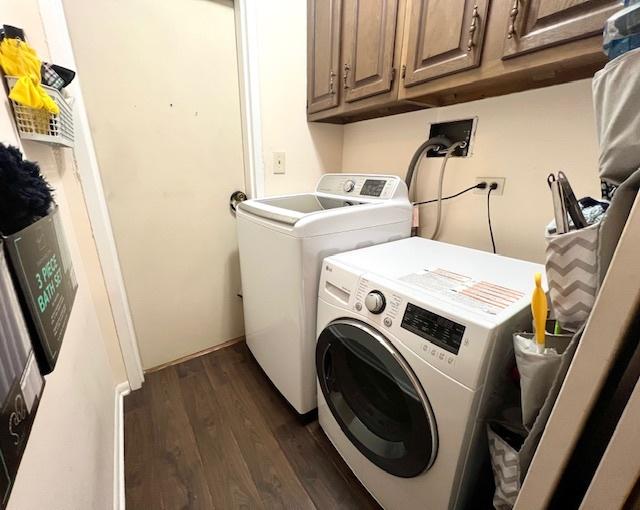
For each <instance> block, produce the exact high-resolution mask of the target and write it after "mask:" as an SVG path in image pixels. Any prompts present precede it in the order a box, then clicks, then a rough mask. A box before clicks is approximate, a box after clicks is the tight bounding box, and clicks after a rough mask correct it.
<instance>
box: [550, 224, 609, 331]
mask: <svg viewBox="0 0 640 510" xmlns="http://www.w3.org/2000/svg"><path fill="white" fill-rule="evenodd" d="M601 225H602V223H600V222H599V223H596V224H594V225H590V226H588V227H586V228H583V229H580V230H573V231H571V232H567V233H566V234H550V235H547V236H546V240H547V252H546V258H547V260H546V263H545V265H546V269H547V280H548V282H549V296H550V298H551V307H552V309H553V312H554V315H555V317H556V319H557V320H558V321H559V322H560V325H561V326H562V328H563V329H566V330H568V331H577V330H578V329H579V328H580V326H582V325H583V324H584V323H585V322H586V320H587V318H588V317H589V314H590V313H591V309H592V308H593V303H594V302H595V299H596V295H597V293H598V287H599V283H598V282H599V277H598V275H599V261H598V253H599V249H598V248H599V242H600V227H601Z"/></svg>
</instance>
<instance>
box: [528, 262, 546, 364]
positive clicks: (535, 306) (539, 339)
mask: <svg viewBox="0 0 640 510" xmlns="http://www.w3.org/2000/svg"><path fill="white" fill-rule="evenodd" d="M533 278H534V280H535V282H536V287H535V289H533V294H532V296H531V312H532V313H533V326H534V328H535V335H536V346H537V348H538V352H539V353H542V352H544V337H545V334H546V331H545V328H546V324H547V311H548V308H547V296H546V294H545V293H544V290H542V275H541V274H540V273H536V274H535V276H534V277H533Z"/></svg>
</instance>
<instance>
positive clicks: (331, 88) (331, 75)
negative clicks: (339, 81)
mask: <svg viewBox="0 0 640 510" xmlns="http://www.w3.org/2000/svg"><path fill="white" fill-rule="evenodd" d="M335 77H336V73H334V72H333V71H331V72H330V73H329V94H335V93H336V89H335V83H334V81H335V80H334V78H335Z"/></svg>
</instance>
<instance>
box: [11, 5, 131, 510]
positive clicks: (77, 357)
mask: <svg viewBox="0 0 640 510" xmlns="http://www.w3.org/2000/svg"><path fill="white" fill-rule="evenodd" d="M0 12H1V13H2V19H1V21H2V22H3V23H9V24H13V25H17V26H20V27H23V28H24V29H25V30H26V32H27V36H28V38H29V41H30V42H31V44H32V45H33V46H34V47H35V48H36V50H37V51H38V52H39V54H40V55H41V56H46V54H47V47H46V42H45V39H44V34H43V32H42V23H41V20H40V17H39V13H38V5H37V1H36V0H2V1H0ZM2 103H3V104H2V110H1V111H0V141H2V142H3V143H10V144H13V145H17V146H20V142H19V140H18V138H17V136H16V133H15V128H14V125H13V121H12V116H11V113H10V112H11V109H10V106H9V104H8V102H7V100H6V97H5V96H4V95H3V96H2ZM21 148H22V150H23V152H24V154H25V157H27V158H28V159H31V160H35V161H37V162H38V163H39V164H40V166H41V168H42V170H43V172H44V173H45V176H46V178H47V179H48V180H49V182H50V183H51V184H52V185H53V187H54V188H55V189H56V195H55V196H56V201H57V203H58V204H59V206H60V210H61V213H62V220H63V224H64V228H65V232H66V235H67V240H68V242H69V247H70V251H71V255H72V258H73V263H74V267H75V270H76V275H77V277H78V283H79V288H78V294H77V296H76V300H75V304H74V307H73V311H72V314H71V318H70V321H69V325H68V329H67V333H66V335H65V338H64V342H63V345H62V349H61V352H60V356H59V358H58V364H57V366H56V369H55V371H54V372H53V373H52V374H51V375H49V376H47V378H46V386H45V389H44V394H43V397H42V401H41V403H40V407H39V409H38V413H37V415H36V419H35V423H34V426H33V430H32V432H31V437H30V438H29V442H28V444H27V448H26V451H25V454H24V457H23V459H22V463H21V465H20V469H19V471H18V476H17V480H16V484H15V486H14V489H13V492H12V494H11V497H10V500H9V506H8V508H9V509H10V510H32V509H33V510H36V509H37V510H40V509H43V508H55V509H64V510H67V509H69V510H75V509H80V508H82V509H84V508H91V509H111V508H113V475H114V385H115V383H116V382H119V381H121V380H122V379H121V376H122V374H123V369H122V360H120V362H119V365H118V363H116V361H117V360H112V362H111V363H110V360H109V356H108V351H109V352H111V353H117V350H118V348H117V344H116V345H113V344H110V342H114V341H116V340H115V339H114V337H113V324H108V322H109V321H108V318H109V311H108V301H107V300H106V297H105V296H106V291H105V290H104V281H101V277H100V274H101V273H100V267H99V265H98V263H97V257H96V255H95V252H96V250H95V245H94V243H93V239H92V236H91V230H90V227H89V223H88V220H87V213H86V209H85V206H84V200H83V197H82V192H81V189H80V186H79V184H78V182H77V180H76V178H75V175H74V167H73V159H72V157H71V155H70V152H69V149H52V148H50V147H49V146H47V145H43V144H39V143H37V142H24V144H23V145H22V147H21ZM103 293H105V294H103ZM107 344H109V346H108V348H107ZM112 365H113V366H112Z"/></svg>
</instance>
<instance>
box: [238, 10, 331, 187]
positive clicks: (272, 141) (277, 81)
mask: <svg viewBox="0 0 640 510" xmlns="http://www.w3.org/2000/svg"><path fill="white" fill-rule="evenodd" d="M250 3H251V4H252V5H251V8H253V9H255V14H254V16H255V19H256V20H257V27H256V29H257V38H258V49H259V52H258V60H259V67H260V73H259V80H260V91H261V94H260V102H261V122H262V149H263V160H264V170H265V194H266V195H279V194H285V193H298V192H301V191H311V190H313V189H314V188H315V185H316V183H317V181H318V179H319V177H320V175H322V174H323V173H325V172H339V171H340V167H341V166H342V133H343V128H342V126H337V125H332V124H320V123H310V124H309V123H307V116H306V101H307V75H306V69H307V2H306V1H305V0H272V1H269V2H264V1H256V2H250ZM273 152H285V153H286V174H285V175H274V174H273Z"/></svg>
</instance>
